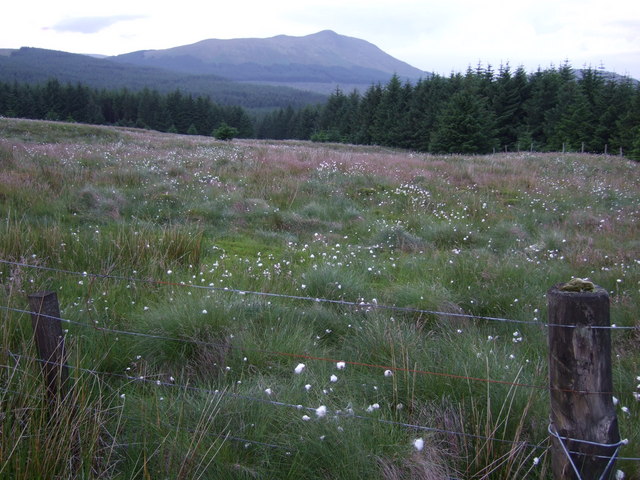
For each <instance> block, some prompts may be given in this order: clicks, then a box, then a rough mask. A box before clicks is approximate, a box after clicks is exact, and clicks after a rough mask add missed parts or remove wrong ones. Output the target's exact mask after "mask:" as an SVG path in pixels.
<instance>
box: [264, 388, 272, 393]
mask: <svg viewBox="0 0 640 480" xmlns="http://www.w3.org/2000/svg"><path fill="white" fill-rule="evenodd" d="M264 393H266V394H267V395H271V394H272V393H273V391H272V390H271V389H270V388H265V390H264Z"/></svg>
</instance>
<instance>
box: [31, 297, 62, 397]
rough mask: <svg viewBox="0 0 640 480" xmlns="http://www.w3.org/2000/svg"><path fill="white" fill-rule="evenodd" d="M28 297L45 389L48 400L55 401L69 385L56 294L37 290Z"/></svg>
mask: <svg viewBox="0 0 640 480" xmlns="http://www.w3.org/2000/svg"><path fill="white" fill-rule="evenodd" d="M28 298H29V308H30V309H31V324H32V326H33V332H34V336H35V340H36V347H37V349H38V356H39V357H40V360H41V362H42V372H43V375H44V380H45V384H46V386H47V392H48V395H49V398H50V400H51V401H53V402H55V401H58V400H61V399H64V398H65V396H66V395H67V393H68V384H69V369H68V367H67V365H66V352H65V348H64V334H63V332H62V324H61V321H60V306H59V305H58V296H57V295H56V293H55V292H38V293H33V294H31V295H29V296H28Z"/></svg>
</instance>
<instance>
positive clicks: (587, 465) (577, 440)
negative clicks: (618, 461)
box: [547, 279, 620, 480]
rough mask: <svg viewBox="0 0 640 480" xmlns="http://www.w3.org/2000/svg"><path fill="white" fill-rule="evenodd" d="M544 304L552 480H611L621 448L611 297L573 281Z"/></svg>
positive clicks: (557, 289) (558, 288) (556, 288)
mask: <svg viewBox="0 0 640 480" xmlns="http://www.w3.org/2000/svg"><path fill="white" fill-rule="evenodd" d="M547 300H548V307H549V387H550V397H551V423H550V425H549V433H550V434H551V452H552V463H551V465H552V471H553V478H554V479H555V480H561V479H562V480H565V479H566V480H568V479H571V480H574V479H577V480H591V479H594V480H595V479H609V478H611V476H612V472H613V471H614V464H615V456H616V454H617V451H618V448H619V446H620V434H619V431H618V419H617V417H616V411H615V407H614V405H613V398H612V391H613V380H612V374H611V332H610V329H609V327H610V326H611V324H610V319H609V295H608V294H607V292H606V290H604V289H603V288H600V287H598V286H596V285H594V284H593V283H591V282H588V281H584V280H580V279H573V280H572V281H571V282H569V283H566V284H559V285H556V286H554V287H553V288H551V289H550V290H549V291H548V292H547ZM598 327H605V328H598Z"/></svg>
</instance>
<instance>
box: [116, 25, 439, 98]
mask: <svg viewBox="0 0 640 480" xmlns="http://www.w3.org/2000/svg"><path fill="white" fill-rule="evenodd" d="M111 58H112V59H113V60H114V61H117V62H125V63H130V64H134V65H138V66H145V67H158V68H163V69H166V70H171V71H177V72H183V73H190V74H197V75H202V74H207V75H219V76H222V77H225V78H229V79H233V80H237V81H248V82H272V83H278V84H284V85H289V86H297V87H303V88H308V86H309V85H315V87H314V88H315V89H318V90H321V91H325V92H326V91H330V90H333V89H334V88H335V86H336V85H340V86H341V87H342V88H343V89H345V90H346V89H350V87H351V86H354V87H356V88H363V87H364V88H366V87H368V86H369V85H371V83H375V82H386V81H388V80H389V78H390V77H391V76H392V75H393V74H397V75H399V76H400V77H402V78H403V79H410V80H417V79H419V78H422V77H425V76H428V75H429V74H428V73H426V72H423V71H421V70H419V69H417V68H414V67H412V66H411V65H409V64H407V63H405V62H402V61H400V60H397V59H396V58H394V57H392V56H391V55H388V54H386V53H385V52H383V51H382V50H380V49H379V48H378V47H376V46H375V45H373V44H371V43H369V42H367V41H365V40H361V39H358V38H353V37H347V36H344V35H338V34H337V33H335V32H333V31H330V30H324V31H321V32H318V33H315V34H312V35H307V36H303V37H293V36H288V35H278V36H276V37H271V38H263V39H260V38H239V39H231V40H218V39H209V40H203V41H201V42H197V43H194V44H191V45H184V46H180V47H175V48H169V49H166V50H142V51H138V52H132V53H128V54H124V55H119V56H116V57H111Z"/></svg>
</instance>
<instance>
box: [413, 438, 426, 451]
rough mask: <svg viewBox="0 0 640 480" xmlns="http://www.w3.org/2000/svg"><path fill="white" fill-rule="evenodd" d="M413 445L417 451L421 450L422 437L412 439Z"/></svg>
mask: <svg viewBox="0 0 640 480" xmlns="http://www.w3.org/2000/svg"><path fill="white" fill-rule="evenodd" d="M413 447H414V448H415V449H416V450H417V451H419V452H421V451H422V449H423V448H424V440H423V439H422V438H416V439H415V440H414V441H413Z"/></svg>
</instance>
